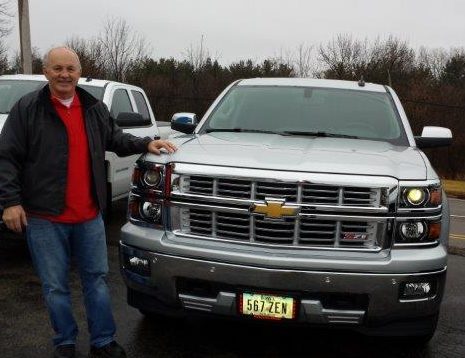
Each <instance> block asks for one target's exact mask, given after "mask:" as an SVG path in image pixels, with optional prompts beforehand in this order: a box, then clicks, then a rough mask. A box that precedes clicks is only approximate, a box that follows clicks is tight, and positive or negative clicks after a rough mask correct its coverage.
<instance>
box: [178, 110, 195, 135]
mask: <svg viewBox="0 0 465 358" xmlns="http://www.w3.org/2000/svg"><path fill="white" fill-rule="evenodd" d="M197 123H198V122H197V115H196V114H195V113H188V112H182V113H175V114H173V118H171V129H174V130H175V131H179V132H182V133H186V134H191V133H193V132H194V130H195V127H197Z"/></svg>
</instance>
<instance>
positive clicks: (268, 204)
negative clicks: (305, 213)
mask: <svg viewBox="0 0 465 358" xmlns="http://www.w3.org/2000/svg"><path fill="white" fill-rule="evenodd" d="M299 211H300V208H298V207H296V206H288V205H285V200H278V199H268V198H266V199H265V204H258V203H255V204H252V205H251V206H250V212H251V213H253V214H263V215H265V217H267V218H273V219H280V218H282V217H293V216H296V215H297V214H298V213H299Z"/></svg>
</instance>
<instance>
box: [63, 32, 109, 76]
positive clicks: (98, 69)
mask: <svg viewBox="0 0 465 358" xmlns="http://www.w3.org/2000/svg"><path fill="white" fill-rule="evenodd" d="M66 45H67V46H69V47H70V48H72V49H73V50H74V51H76V53H77V55H78V56H79V59H80V62H81V67H82V75H83V76H84V77H93V78H104V77H105V75H106V69H105V56H104V51H103V46H102V43H101V41H99V40H98V39H96V38H93V39H89V40H87V39H83V38H80V37H77V36H74V37H71V38H70V39H68V40H67V41H66Z"/></svg>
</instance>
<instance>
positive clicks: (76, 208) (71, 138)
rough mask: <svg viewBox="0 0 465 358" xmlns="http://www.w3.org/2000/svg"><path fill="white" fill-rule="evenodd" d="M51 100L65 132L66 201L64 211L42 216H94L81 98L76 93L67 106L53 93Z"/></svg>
mask: <svg viewBox="0 0 465 358" xmlns="http://www.w3.org/2000/svg"><path fill="white" fill-rule="evenodd" d="M51 100H52V103H53V106H54V107H55V110H56V111H57V113H58V115H59V117H60V118H61V120H62V121H63V124H64V125H65V127H66V132H67V134H68V175H67V182H66V202H65V208H64V211H63V213H61V214H60V215H57V216H52V215H46V216H44V215H41V217H43V218H45V219H47V220H50V221H53V222H59V223H70V224H75V223H81V222H84V221H87V220H91V219H94V218H95V217H96V216H97V214H98V207H97V205H96V203H95V199H94V196H93V194H92V171H91V159H90V153H89V144H88V141H87V133H86V128H85V121H84V116H83V114H82V108H81V102H80V101H79V97H78V95H77V93H76V94H75V96H74V99H73V102H72V103H71V107H70V108H67V107H66V106H65V105H63V104H62V103H61V102H60V101H59V100H58V99H57V98H54V97H53V96H52V98H51ZM50 150H53V148H50Z"/></svg>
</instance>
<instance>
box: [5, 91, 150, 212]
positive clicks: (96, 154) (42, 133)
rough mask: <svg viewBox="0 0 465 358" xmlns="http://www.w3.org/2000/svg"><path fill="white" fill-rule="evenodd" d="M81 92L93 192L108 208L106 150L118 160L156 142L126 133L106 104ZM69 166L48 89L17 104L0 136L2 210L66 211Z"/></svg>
mask: <svg viewBox="0 0 465 358" xmlns="http://www.w3.org/2000/svg"><path fill="white" fill-rule="evenodd" d="M77 92H78V95H79V99H80V101H81V105H82V110H83V114H84V120H85V126H86V133H87V138H88V142H89V150H90V156H91V166H92V178H93V183H92V184H93V192H94V196H95V199H96V202H97V203H98V205H99V207H100V209H101V210H104V209H105V206H106V173H105V150H108V151H112V152H115V153H116V154H117V155H119V156H127V155H131V154H137V153H144V152H145V151H146V150H147V145H148V143H149V142H150V141H151V138H149V137H145V138H138V137H135V136H133V135H130V134H127V133H123V132H122V131H121V129H120V128H119V127H118V126H117V125H116V123H115V121H114V120H113V118H111V117H110V114H109V112H108V109H107V107H106V105H105V104H104V103H103V102H101V101H98V100H97V99H95V98H94V97H93V96H92V95H90V94H89V93H88V92H86V91H84V90H83V89H81V88H79V87H78V88H77ZM67 167H68V136H67V133H66V128H65V125H64V124H63V122H62V121H61V119H60V117H59V116H58V113H57V112H56V111H55V108H54V107H53V104H52V102H51V100H50V89H49V86H45V87H43V88H42V89H41V90H39V91H36V92H32V93H30V94H28V95H26V96H24V97H23V98H21V99H20V100H19V101H18V102H17V103H16V104H15V105H14V106H13V108H12V109H11V112H10V114H9V116H8V118H7V120H6V122H5V125H4V127H3V130H2V133H1V134H0V211H1V209H2V207H3V208H8V207H10V206H13V205H18V204H21V205H23V207H24V208H25V210H26V211H31V212H35V213H43V214H51V215H58V214H60V213H62V212H63V210H64V206H65V194H66V179H67Z"/></svg>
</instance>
